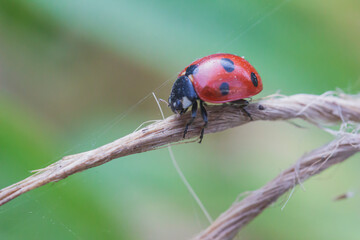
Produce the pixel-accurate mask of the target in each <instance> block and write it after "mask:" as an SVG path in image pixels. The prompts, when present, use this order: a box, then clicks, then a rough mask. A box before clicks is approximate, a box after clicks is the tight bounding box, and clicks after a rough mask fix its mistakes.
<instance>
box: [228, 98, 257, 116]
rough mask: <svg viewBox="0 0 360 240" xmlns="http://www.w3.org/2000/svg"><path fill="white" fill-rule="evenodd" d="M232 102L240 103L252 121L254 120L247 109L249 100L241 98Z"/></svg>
mask: <svg viewBox="0 0 360 240" xmlns="http://www.w3.org/2000/svg"><path fill="white" fill-rule="evenodd" d="M231 103H232V104H235V105H238V106H239V107H240V108H241V110H242V111H243V112H244V113H245V114H246V115H247V116H248V117H249V118H250V121H253V118H252V116H251V114H250V113H249V112H248V111H247V110H246V106H247V105H249V101H247V100H245V99H240V100H237V101H233V102H231Z"/></svg>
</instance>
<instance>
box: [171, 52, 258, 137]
mask: <svg viewBox="0 0 360 240" xmlns="http://www.w3.org/2000/svg"><path fill="white" fill-rule="evenodd" d="M262 89H263V85H262V81H261V78H260V76H259V74H258V72H257V71H256V70H255V68H254V67H253V66H252V65H251V64H250V63H249V62H248V61H246V60H245V59H244V58H243V57H239V56H236V55H233V54H226V53H218V54H212V55H209V56H206V57H203V58H200V59H198V60H196V61H194V62H193V63H191V64H190V65H189V66H187V67H186V68H185V69H184V70H183V71H182V72H180V74H179V75H178V78H177V80H176V81H175V83H174V85H173V87H172V90H171V93H170V97H169V107H171V110H172V111H173V112H174V113H178V114H180V115H181V114H183V113H185V112H186V111H187V110H188V108H189V107H190V106H192V110H191V120H190V121H189V122H188V123H187V124H186V127H185V130H184V135H183V137H184V138H185V135H186V133H187V130H188V127H189V126H190V125H191V124H192V123H193V121H194V119H195V117H196V113H197V108H198V100H199V102H200V112H201V116H202V118H203V120H204V126H203V128H202V130H201V133H200V141H199V143H200V142H201V141H202V138H203V136H204V129H205V127H206V126H207V123H208V117H207V112H206V109H205V106H204V102H208V103H228V102H241V103H242V105H243V107H245V106H246V105H247V104H248V102H247V101H246V100H243V98H248V97H251V96H254V95H256V94H258V93H259V92H261V90H262ZM243 110H244V111H245V113H246V114H247V115H248V116H249V117H250V118H251V116H250V114H249V113H248V112H247V111H246V110H245V109H244V108H243Z"/></svg>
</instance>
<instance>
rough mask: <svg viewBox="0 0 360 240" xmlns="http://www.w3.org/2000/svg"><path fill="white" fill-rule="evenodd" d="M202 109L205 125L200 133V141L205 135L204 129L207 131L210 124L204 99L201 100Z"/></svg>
mask: <svg viewBox="0 0 360 240" xmlns="http://www.w3.org/2000/svg"><path fill="white" fill-rule="evenodd" d="M200 111H201V116H202V118H203V120H204V126H203V127H202V129H201V133H200V141H199V143H201V141H202V139H203V137H204V131H205V128H206V126H207V124H208V116H207V112H206V109H205V107H204V102H203V101H200Z"/></svg>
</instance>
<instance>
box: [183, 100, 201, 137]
mask: <svg viewBox="0 0 360 240" xmlns="http://www.w3.org/2000/svg"><path fill="white" fill-rule="evenodd" d="M197 107H198V104H197V101H196V100H195V101H194V103H193V105H192V108H191V119H190V121H189V122H188V123H187V124H186V127H185V130H184V135H183V138H185V135H186V133H187V131H188V128H189V126H190V125H191V124H192V123H193V122H194V120H195V118H196V112H197Z"/></svg>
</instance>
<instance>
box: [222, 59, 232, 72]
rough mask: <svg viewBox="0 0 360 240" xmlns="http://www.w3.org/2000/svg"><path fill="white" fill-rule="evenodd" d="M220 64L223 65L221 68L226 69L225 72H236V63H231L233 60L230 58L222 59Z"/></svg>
mask: <svg viewBox="0 0 360 240" xmlns="http://www.w3.org/2000/svg"><path fill="white" fill-rule="evenodd" d="M220 63H221V66H223V68H224V69H225V71H227V72H232V71H234V69H235V65H234V62H233V61H231V60H230V59H228V58H222V59H221V60H220Z"/></svg>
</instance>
